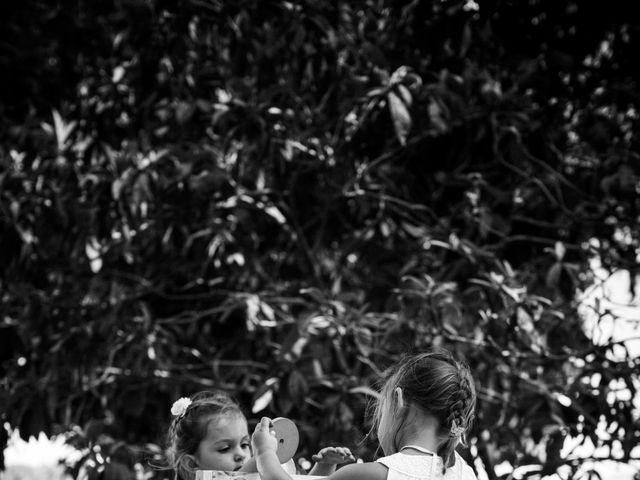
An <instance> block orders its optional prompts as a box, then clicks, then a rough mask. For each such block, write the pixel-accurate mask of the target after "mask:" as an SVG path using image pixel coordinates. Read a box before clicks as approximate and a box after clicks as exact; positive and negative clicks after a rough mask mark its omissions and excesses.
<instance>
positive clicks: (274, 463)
mask: <svg viewBox="0 0 640 480" xmlns="http://www.w3.org/2000/svg"><path fill="white" fill-rule="evenodd" d="M251 444H252V445H253V453H254V456H253V458H254V459H255V461H256V466H257V468H258V473H259V474H260V478H261V479H262V480H292V479H291V477H290V476H289V474H288V473H287V472H285V471H284V470H283V468H282V465H280V460H278V456H277V455H276V449H277V448H278V439H277V438H276V435H275V432H274V431H273V428H272V426H271V419H269V418H267V417H262V419H260V423H258V425H256V429H255V430H254V432H253V435H251Z"/></svg>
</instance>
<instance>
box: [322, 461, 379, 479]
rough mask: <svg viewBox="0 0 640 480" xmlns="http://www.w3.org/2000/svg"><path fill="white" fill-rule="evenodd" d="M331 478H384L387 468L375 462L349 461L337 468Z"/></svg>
mask: <svg viewBox="0 0 640 480" xmlns="http://www.w3.org/2000/svg"><path fill="white" fill-rule="evenodd" d="M329 478H330V479H331V480H386V478H387V469H386V468H385V467H384V466H382V465H381V464H379V463H376V462H366V463H351V464H349V465H345V466H344V467H341V468H339V469H338V470H337V471H336V472H335V473H334V474H333V475H331V476H330V477H329Z"/></svg>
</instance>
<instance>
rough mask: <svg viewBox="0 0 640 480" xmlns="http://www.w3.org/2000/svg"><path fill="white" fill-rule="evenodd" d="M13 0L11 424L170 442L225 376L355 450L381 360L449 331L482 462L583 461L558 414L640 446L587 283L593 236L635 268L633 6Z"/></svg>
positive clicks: (6, 185)
mask: <svg viewBox="0 0 640 480" xmlns="http://www.w3.org/2000/svg"><path fill="white" fill-rule="evenodd" d="M10 3H12V5H11V6H10V7H9V6H8V5H3V6H2V7H0V8H2V9H3V10H5V11H4V12H2V14H1V15H0V27H1V28H0V32H1V33H0V35H1V36H2V38H1V41H0V65H1V66H2V70H3V72H6V74H3V75H2V78H1V80H0V82H1V85H0V86H1V87H2V88H0V95H1V100H0V122H1V124H0V138H1V142H0V242H1V248H0V292H1V295H2V315H0V343H1V346H0V356H1V358H0V361H1V362H2V363H1V364H0V365H1V366H0V372H1V373H2V380H1V381H2V383H3V390H2V391H1V393H0V395H1V397H0V411H2V412H5V415H6V418H5V420H7V421H9V422H10V424H11V425H13V426H16V427H19V428H20V429H21V432H22V434H23V435H28V434H31V433H34V432H37V431H39V430H45V431H47V432H52V431H56V429H62V430H64V429H67V428H70V427H71V426H72V425H86V424H87V422H89V421H90V420H91V422H92V423H91V424H92V425H93V424H95V423H96V422H97V423H102V424H103V426H104V424H108V426H109V428H110V432H111V434H112V435H113V436H114V437H115V438H120V439H122V440H124V441H126V442H129V443H134V444H141V443H143V442H154V443H161V442H162V434H163V431H164V428H165V427H166V425H167V421H168V420H169V418H168V417H169V406H170V405H171V402H172V401H173V400H175V399H176V398H178V397H179V396H182V395H188V394H191V393H194V392H195V391H197V390H200V389H207V388H214V387H215V388H223V389H227V390H229V391H231V392H233V393H234V394H235V395H236V396H237V398H238V399H239V400H240V401H241V403H242V404H243V406H244V407H245V408H246V409H247V411H248V412H249V413H250V415H252V416H254V417H257V416H259V415H262V414H269V415H276V416H288V417H291V418H294V419H296V421H297V423H298V425H299V427H300V429H301V431H302V440H303V441H302V445H301V449H300V451H299V453H300V454H301V455H308V454H309V453H310V452H313V451H315V450H317V448H318V447H319V446H320V445H327V444H332V443H340V444H345V445H347V446H350V447H352V448H353V449H354V450H355V451H358V453H359V454H360V455H362V456H364V457H365V458H371V456H372V455H373V454H374V450H373V445H374V442H373V439H370V440H371V441H365V442H362V443H360V442H359V441H360V439H361V438H362V437H363V436H364V434H365V433H366V432H367V428H368V425H367V423H366V416H365V415H364V414H365V407H366V404H367V402H368V401H369V400H370V399H371V398H372V389H371V388H372V387H375V379H376V378H378V376H379V373H380V371H381V370H382V369H383V368H384V367H385V366H386V365H388V364H389V363H390V362H391V361H393V360H394V359H395V358H396V357H397V356H398V355H400V354H402V353H403V352H405V351H408V350H412V349H421V348H425V347H428V346H431V345H444V346H447V347H449V348H451V349H453V350H455V351H456V352H458V353H459V354H461V355H463V356H464V357H465V358H466V359H467V360H468V362H469V363H470V364H471V366H472V368H473V369H474V371H475V375H476V378H477V387H478V392H479V409H478V416H477V422H476V425H475V427H474V430H473V435H472V438H471V447H472V448H471V449H470V450H469V452H467V455H468V456H469V458H477V459H478V461H481V463H482V465H483V466H484V468H485V469H486V470H487V472H488V475H489V478H498V477H497V474H496V473H495V470H494V467H495V466H496V465H497V464H500V463H501V462H503V461H505V460H507V461H509V462H510V463H511V465H513V466H514V467H515V466H517V465H523V464H536V465H540V466H541V468H542V471H543V472H553V471H555V470H556V469H557V468H558V467H559V466H560V465H562V464H566V465H570V466H571V468H576V467H577V465H578V464H579V463H580V460H579V459H575V458H573V457H572V456H571V455H569V456H562V457H561V456H560V447H561V446H562V440H563V439H564V438H565V436H567V435H571V436H575V437H577V438H580V439H583V440H585V441H587V440H588V439H591V440H592V441H593V442H594V443H596V444H603V443H604V444H606V445H608V446H610V447H612V449H611V452H612V453H611V455H612V456H614V457H616V458H619V459H621V460H622V461H627V460H628V459H629V458H630V455H631V450H632V448H633V447H634V446H635V445H636V444H637V443H638V441H639V437H640V424H639V422H638V412H637V411H634V410H633V404H632V400H631V398H629V397H623V396H616V395H615V392H614V388H623V389H629V390H630V391H631V393H632V396H633V395H635V393H636V388H637V387H638V375H637V371H638V364H639V362H638V359H637V358H633V357H631V356H630V355H629V354H628V353H627V352H626V350H625V349H624V345H623V344H617V343H615V342H607V341H603V342H594V341H593V340H592V339H591V337H590V336H589V335H588V329H586V328H584V323H585V320H584V315H581V314H580V307H581V300H580V299H581V296H580V295H581V293H582V292H585V291H586V290H587V289H588V288H589V287H590V286H591V285H593V282H594V277H593V274H592V270H591V268H590V265H591V262H592V261H593V260H594V259H598V260H599V261H600V262H601V264H602V265H603V266H604V267H605V268H607V269H608V270H609V271H616V270H619V269H624V270H628V271H629V272H630V275H631V277H632V278H634V277H635V274H636V273H637V256H638V247H639V243H638V242H639V238H640V231H639V229H640V223H639V222H638V219H639V217H638V215H639V212H638V208H639V206H640V204H639V195H638V194H639V188H640V186H639V181H638V180H639V177H638V175H639V173H640V161H639V159H640V157H639V145H638V139H637V136H635V134H634V133H635V132H636V131H637V130H638V112H637V105H636V104H637V101H638V94H639V93H640V92H639V88H638V84H637V72H636V69H637V62H635V61H634V52H637V50H638V41H639V36H638V33H639V32H638V28H639V26H638V25H637V24H636V23H632V22H630V21H629V19H630V18H632V17H631V16H630V14H631V11H630V10H629V11H627V9H630V8H631V6H630V5H627V4H631V3H632V2H626V3H624V5H623V4H607V6H606V8H604V7H603V6H602V5H598V4H597V2H578V1H572V2H558V1H557V0H530V1H528V2H512V1H509V0H487V1H482V2H480V1H479V0H478V3H476V2H474V1H473V0H467V1H464V0H463V1H461V0H428V1H417V0H415V1H391V0H366V1H364V0H361V1H335V2H329V1H323V0H315V1H300V2H286V1H282V0H268V1H265V0H242V1H235V2H224V1H221V0H179V1H178V0H177V1H172V2H165V1H162V0H114V1H104V2H92V1H82V0H73V1H71V0H70V1H67V2H62V1H58V2H49V1H44V0H27V1H24V2H20V3H17V4H16V3H13V2H10ZM632 283H633V282H632ZM610 315H611V314H610V313H609V312H603V311H601V310H598V309H597V308H594V311H593V313H592V315H591V316H592V317H595V318H596V320H599V319H601V318H604V317H606V316H610ZM599 424H604V425H605V426H606V428H607V432H608V437H604V436H602V435H599V434H598V426H599ZM478 464H479V463H476V465H478Z"/></svg>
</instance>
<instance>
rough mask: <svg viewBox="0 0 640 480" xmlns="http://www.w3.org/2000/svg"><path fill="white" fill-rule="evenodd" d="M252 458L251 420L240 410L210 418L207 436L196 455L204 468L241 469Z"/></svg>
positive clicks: (200, 466) (199, 464)
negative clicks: (240, 412)
mask: <svg viewBox="0 0 640 480" xmlns="http://www.w3.org/2000/svg"><path fill="white" fill-rule="evenodd" d="M250 457H251V439H250V437H249V430H248V427H247V420H246V419H245V418H244V417H243V416H242V415H240V414H238V413H228V414H223V415H217V416H215V417H213V418H212V419H210V420H209V425H208V426H207V435H206V436H205V437H204V438H203V439H202V441H201V442H200V444H199V445H198V450H197V451H196V454H195V458H196V460H197V462H198V468H200V469H202V470H226V471H233V470H238V469H239V468H240V467H242V465H244V463H245V462H246V461H247V460H248V459H249V458H250Z"/></svg>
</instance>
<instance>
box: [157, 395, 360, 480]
mask: <svg viewBox="0 0 640 480" xmlns="http://www.w3.org/2000/svg"><path fill="white" fill-rule="evenodd" d="M171 414H172V415H173V416H174V418H173V421H172V422H171V425H170V426H169V435H168V440H169V442H168V443H169V448H168V451H167V454H168V459H169V462H170V466H171V467H172V468H173V470H174V472H175V477H174V479H175V480H193V478H194V477H195V472H196V470H224V471H244V472H252V471H253V472H255V471H256V468H255V462H254V461H251V442H250V437H249V430H248V426H247V419H246V417H245V416H244V414H243V413H242V409H241V408H240V406H239V405H238V404H237V403H236V402H235V401H234V400H233V399H232V398H231V397H230V396H229V395H227V394H226V393H223V392H199V393H197V394H196V395H194V396H192V397H191V398H188V397H183V398H180V399H178V400H176V402H174V404H173V406H172V407H171ZM313 459H314V460H315V462H316V465H315V466H314V467H313V469H312V470H311V472H309V473H310V474H313V475H329V474H331V473H332V472H334V471H335V468H336V464H340V463H344V462H346V461H349V460H353V456H352V455H351V452H350V451H349V449H347V448H343V447H327V448H323V449H322V450H320V452H318V453H317V454H316V455H314V457H313ZM286 467H287V469H288V470H289V471H290V472H291V473H295V465H293V462H289V463H288V464H287V465H286Z"/></svg>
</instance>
